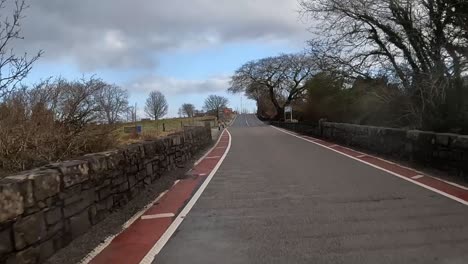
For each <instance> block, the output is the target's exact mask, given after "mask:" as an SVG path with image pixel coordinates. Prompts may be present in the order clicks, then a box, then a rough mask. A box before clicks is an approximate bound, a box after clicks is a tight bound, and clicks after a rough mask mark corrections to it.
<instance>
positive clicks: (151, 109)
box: [145, 91, 169, 120]
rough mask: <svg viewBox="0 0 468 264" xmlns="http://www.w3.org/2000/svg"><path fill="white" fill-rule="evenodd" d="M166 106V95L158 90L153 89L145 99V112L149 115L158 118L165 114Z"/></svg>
mask: <svg viewBox="0 0 468 264" xmlns="http://www.w3.org/2000/svg"><path fill="white" fill-rule="evenodd" d="M168 108H169V106H168V104H167V101H166V97H165V96H164V95H163V94H162V93H161V92H159V91H153V92H151V93H150V95H149V97H148V99H147V100H146V105H145V113H146V114H147V115H148V116H149V117H151V118H154V119H155V120H158V119H160V118H161V117H163V116H165V115H167V110H168Z"/></svg>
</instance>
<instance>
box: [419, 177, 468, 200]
mask: <svg viewBox="0 0 468 264" xmlns="http://www.w3.org/2000/svg"><path fill="white" fill-rule="evenodd" d="M416 181H417V182H419V183H422V184H424V185H427V186H429V187H432V188H434V189H437V190H439V191H442V192H444V193H447V194H450V195H452V196H455V197H457V198H459V199H461V200H463V201H468V191H467V190H464V189H462V188H458V187H456V186H453V185H451V184H448V183H446V182H443V181H440V180H438V179H435V178H432V177H423V178H420V179H417V180H416Z"/></svg>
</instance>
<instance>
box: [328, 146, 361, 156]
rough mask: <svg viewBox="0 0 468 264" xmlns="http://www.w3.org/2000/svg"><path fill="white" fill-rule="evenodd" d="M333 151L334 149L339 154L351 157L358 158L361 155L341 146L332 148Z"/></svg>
mask: <svg viewBox="0 0 468 264" xmlns="http://www.w3.org/2000/svg"><path fill="white" fill-rule="evenodd" d="M333 149H335V150H337V151H339V152H341V153H344V154H347V155H350V156H353V157H358V156H361V155H362V153H360V152H357V151H354V150H352V149H349V148H345V147H342V146H335V147H333Z"/></svg>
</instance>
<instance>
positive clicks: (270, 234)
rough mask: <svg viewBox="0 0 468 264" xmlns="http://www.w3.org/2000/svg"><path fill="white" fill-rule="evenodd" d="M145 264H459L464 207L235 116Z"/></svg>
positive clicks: (464, 253)
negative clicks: (194, 194) (188, 201)
mask: <svg viewBox="0 0 468 264" xmlns="http://www.w3.org/2000/svg"><path fill="white" fill-rule="evenodd" d="M229 131H230V132H231V134H232V147H231V150H230V152H229V154H228V155H227V157H226V159H225V160H224V163H223V164H222V165H221V167H220V169H219V170H218V172H217V173H216V175H215V176H214V178H213V180H212V181H211V182H210V184H209V185H208V187H207V188H206V190H205V192H204V193H203V195H202V196H201V197H200V199H199V200H198V202H197V203H196V205H195V206H194V208H193V209H192V211H191V212H190V213H189V215H188V216H187V218H186V219H185V220H184V222H183V223H182V224H181V226H180V227H179V230H178V231H176V233H175V235H174V236H173V237H172V238H171V240H170V241H169V242H168V243H167V244H166V246H165V247H164V248H163V250H162V251H161V253H160V254H159V255H158V256H157V258H156V259H155V262H154V263H171V264H174V263H242V264H245V263H373V264H375V263H379V264H380V263H451V264H452V263H460V264H461V263H468V207H466V206H464V205H462V204H460V203H457V202H455V201H452V200H450V199H448V198H445V197H444V196H441V195H438V194H436V193H434V192H431V191H429V190H426V189H423V188H421V187H419V186H417V185H414V184H412V183H409V182H407V181H404V180H401V179H399V178H397V177H394V176H392V175H390V174H388V173H386V172H383V171H380V170H378V169H375V168H372V167H370V166H366V165H365V164H362V163H359V162H357V161H355V160H352V159H349V158H347V157H345V156H343V155H340V154H338V153H335V152H333V151H330V150H327V149H324V148H321V147H319V146H316V145H314V144H310V143H308V142H306V141H303V140H301V139H298V138H295V137H292V136H290V135H287V134H285V133H282V132H280V131H278V130H276V129H274V128H272V127H269V126H266V125H264V124H263V123H262V122H260V121H259V120H258V119H257V118H256V117H255V116H253V115H240V116H238V118H237V119H236V121H235V122H234V124H233V125H232V127H231V128H229Z"/></svg>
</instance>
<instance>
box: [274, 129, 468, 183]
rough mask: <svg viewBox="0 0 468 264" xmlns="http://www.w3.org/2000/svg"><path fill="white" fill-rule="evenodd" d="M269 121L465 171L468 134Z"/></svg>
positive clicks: (457, 172) (467, 171) (464, 173)
mask: <svg viewBox="0 0 468 264" xmlns="http://www.w3.org/2000/svg"><path fill="white" fill-rule="evenodd" d="M271 124H272V125H274V126H278V127H282V128H286V129H289V130H293V131H296V132H299V133H303V134H308V135H313V136H316V137H321V138H325V139H328V140H330V141H334V142H337V143H340V144H344V145H348V146H352V147H357V148H360V149H363V150H369V151H371V152H374V153H378V154H384V155H386V156H392V157H395V158H397V159H401V160H408V161H413V162H417V163H419V164H423V165H424V166H429V167H434V168H438V169H442V170H444V171H448V172H450V173H451V174H454V175H459V176H463V177H466V176H467V175H468V136H465V135H457V134H443V133H434V132H428V131H419V130H405V129H395V128H386V127H375V126H361V125H353V124H345V123H333V122H325V121H324V120H321V121H320V122H317V123H287V122H271Z"/></svg>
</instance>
